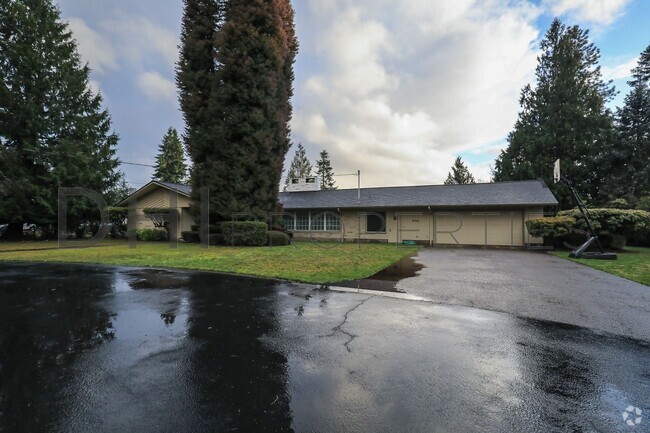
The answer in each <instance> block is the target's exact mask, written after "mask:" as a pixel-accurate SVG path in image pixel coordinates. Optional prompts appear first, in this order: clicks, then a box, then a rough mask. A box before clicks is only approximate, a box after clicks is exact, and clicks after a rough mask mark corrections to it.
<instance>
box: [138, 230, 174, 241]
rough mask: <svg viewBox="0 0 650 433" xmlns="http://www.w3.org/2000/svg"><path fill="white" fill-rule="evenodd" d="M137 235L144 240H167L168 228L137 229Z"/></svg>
mask: <svg viewBox="0 0 650 433" xmlns="http://www.w3.org/2000/svg"><path fill="white" fill-rule="evenodd" d="M135 234H136V237H137V239H138V240H139V241H143V242H160V241H166V240H167V230H163V229H137V230H136V231H135Z"/></svg>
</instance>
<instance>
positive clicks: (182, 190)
mask: <svg viewBox="0 0 650 433" xmlns="http://www.w3.org/2000/svg"><path fill="white" fill-rule="evenodd" d="M156 188H165V189H168V190H171V191H175V192H177V193H179V194H180V195H184V196H186V197H189V196H190V195H191V194H192V187H191V186H189V185H183V184H180V183H170V182H160V181H157V180H152V181H151V182H149V183H148V184H146V185H145V186H143V187H142V188H140V189H138V190H137V191H135V192H134V193H132V194H130V195H129V196H128V197H127V198H126V199H124V200H122V201H121V202H119V203H118V204H117V205H116V206H126V205H128V203H129V199H130V198H131V197H133V196H136V197H140V196H142V195H144V194H147V193H149V192H151V191H153V190H154V189H156Z"/></svg>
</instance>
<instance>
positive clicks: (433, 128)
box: [58, 0, 650, 187]
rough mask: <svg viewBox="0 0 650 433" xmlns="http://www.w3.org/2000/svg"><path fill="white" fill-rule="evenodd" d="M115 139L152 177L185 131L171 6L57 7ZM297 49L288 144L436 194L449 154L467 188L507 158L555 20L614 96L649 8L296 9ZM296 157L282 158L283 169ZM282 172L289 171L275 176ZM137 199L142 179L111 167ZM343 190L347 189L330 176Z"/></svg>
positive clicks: (551, 1) (347, 2) (479, 4)
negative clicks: (169, 137)
mask: <svg viewBox="0 0 650 433" xmlns="http://www.w3.org/2000/svg"><path fill="white" fill-rule="evenodd" d="M58 4H59V6H60V8H61V12H62V15H63V18H64V19H65V20H68V21H69V23H70V27H71V29H72V31H73V33H74V36H75V38H76V39H77V41H78V43H79V50H80V52H81V54H82V57H83V58H84V60H85V61H87V62H88V63H89V65H90V68H91V69H92V74H91V78H92V82H91V85H92V86H93V88H95V89H96V90H99V91H101V93H102V95H103V96H104V103H105V106H106V107H107V108H108V110H109V112H110V114H111V116H112V118H113V122H114V128H115V131H116V132H117V133H118V134H119V135H120V138H121V139H120V144H119V157H120V158H121V159H122V160H123V161H128V162H136V163H145V164H152V163H153V162H154V158H155V155H156V150H157V146H158V144H159V142H160V139H161V137H162V135H163V134H164V133H165V131H166V130H167V128H168V127H169V126H175V127H176V128H177V129H178V130H179V131H182V129H183V120H182V116H181V113H180V112H179V108H178V107H179V104H178V101H177V91H176V87H175V84H174V64H175V62H176V61H177V58H178V43H179V33H180V22H181V15H182V2H181V0H137V1H133V0H59V1H58ZM293 4H294V8H295V9H296V28H297V32H298V38H299V41H300V53H299V55H298V58H297V61H296V65H295V70H296V81H295V96H294V99H293V104H294V119H293V122H292V130H293V135H292V137H293V142H294V144H295V145H297V143H298V142H302V143H303V144H304V145H305V147H306V149H307V152H308V155H309V156H310V157H311V159H312V160H313V161H315V160H316V159H317V157H318V153H319V152H320V151H321V150H322V149H327V150H328V151H329V153H330V155H331V159H332V165H333V167H334V170H335V172H336V173H339V174H345V173H351V172H356V170H361V172H362V185H363V186H385V185H408V184H432V183H442V181H443V180H444V178H445V177H446V174H447V172H448V171H449V168H450V166H451V164H452V162H453V159H454V158H455V157H456V156H457V155H461V156H462V157H463V159H465V160H466V161H467V162H468V165H469V167H470V169H471V170H472V172H473V173H474V174H475V176H476V177H477V178H478V179H481V180H483V181H489V177H490V176H489V165H490V164H493V161H494V159H495V157H496V155H497V154H498V152H499V150H500V149H501V148H503V147H505V145H506V142H505V137H506V135H507V133H508V132H509V131H510V130H511V129H512V126H513V124H514V121H515V119H516V117H517V111H518V108H519V106H518V98H519V92H520V90H521V88H522V87H523V86H524V85H525V84H526V83H529V82H532V80H533V78H534V75H533V74H534V69H535V65H536V56H537V50H538V43H539V40H540V38H541V37H542V36H543V35H544V32H545V31H546V29H547V28H548V26H549V24H550V22H551V20H552V19H553V17H554V16H559V17H560V18H561V19H562V20H563V21H564V22H565V23H567V24H579V25H580V26H582V27H583V28H588V29H590V31H591V39H592V42H595V43H596V45H597V46H598V47H599V48H600V49H601V54H602V58H601V65H602V67H603V72H604V75H605V76H606V78H611V79H614V84H615V86H616V88H617V90H619V91H620V92H621V93H620V94H619V96H618V97H617V99H616V100H615V101H614V103H613V105H619V104H620V103H621V101H622V98H623V96H624V94H625V92H627V85H626V81H627V79H628V77H629V72H630V69H631V67H633V66H634V64H635V62H636V58H637V57H638V55H639V53H640V52H641V51H642V50H643V49H644V48H645V47H646V46H648V45H650V26H649V25H648V22H650V2H648V1H646V0H537V1H530V2H525V1H497V0H483V1H479V0H476V1H473V0H454V1H442V0H400V1H395V0H295V1H294V2H293ZM293 151H294V149H292V150H290V152H289V154H288V155H287V161H288V160H290V158H291V157H292V156H293ZM285 165H286V164H285ZM122 169H123V171H124V172H125V173H126V178H127V181H129V182H130V183H131V184H132V185H133V186H136V187H139V186H142V185H143V184H144V183H146V182H148V180H149V179H150V175H151V170H150V169H148V168H145V167H135V166H128V165H123V166H122ZM336 180H337V183H338V184H339V186H341V187H352V186H356V179H355V178H352V177H338V178H336Z"/></svg>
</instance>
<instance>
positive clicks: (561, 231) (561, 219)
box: [526, 216, 576, 239]
mask: <svg viewBox="0 0 650 433" xmlns="http://www.w3.org/2000/svg"><path fill="white" fill-rule="evenodd" d="M575 222H576V220H575V218H573V217H569V216H556V217H547V218H533V219H530V220H528V221H526V228H528V233H530V235H531V236H533V237H535V238H545V239H548V238H556V237H559V236H562V235H565V234H567V233H568V232H569V231H570V230H571V227H573V225H574V224H575Z"/></svg>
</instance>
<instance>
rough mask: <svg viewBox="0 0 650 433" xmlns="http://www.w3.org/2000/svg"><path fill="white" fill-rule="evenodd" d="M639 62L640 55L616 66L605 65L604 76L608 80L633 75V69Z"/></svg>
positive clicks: (603, 68)
mask: <svg viewBox="0 0 650 433" xmlns="http://www.w3.org/2000/svg"><path fill="white" fill-rule="evenodd" d="M638 62H639V57H638V56H637V57H634V58H632V59H630V60H628V61H626V62H624V63H621V64H619V65H615V66H611V67H608V66H603V67H602V73H603V78H605V79H606V80H622V79H624V78H628V77H630V76H631V75H632V69H633V68H634V67H636V65H637V63H638Z"/></svg>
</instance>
